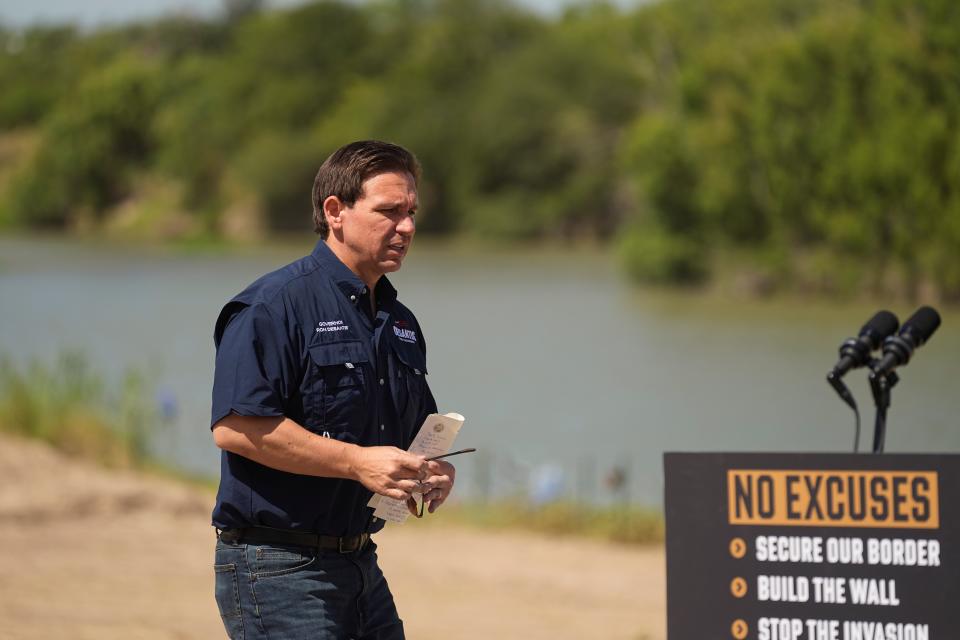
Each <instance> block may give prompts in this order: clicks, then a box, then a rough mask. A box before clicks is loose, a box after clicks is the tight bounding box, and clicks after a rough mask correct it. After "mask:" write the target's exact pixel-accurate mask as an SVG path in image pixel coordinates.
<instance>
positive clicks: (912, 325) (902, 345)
mask: <svg viewBox="0 0 960 640" xmlns="http://www.w3.org/2000/svg"><path fill="white" fill-rule="evenodd" d="M939 326H940V314H939V313H937V311H936V309H934V308H933V307H920V308H919V309H917V311H916V313H914V314H913V315H912V316H910V319H909V320H907V321H906V322H904V323H903V327H901V328H900V333H899V334H898V335H895V336H890V337H889V338H887V339H886V340H884V342H883V357H882V358H881V359H880V361H879V362H877V363H876V364H875V365H873V366H872V369H873V373H874V374H875V375H877V376H882V375H886V374H888V373H890V372H892V371H893V370H894V369H896V368H897V367H899V366H902V365H905V364H907V363H908V362H910V356H912V355H913V352H914V350H915V349H916V348H917V347H919V346H921V345H923V344H924V343H925V342H926V341H927V340H929V339H930V336H932V335H933V332H934V331H936V330H937V327H939Z"/></svg>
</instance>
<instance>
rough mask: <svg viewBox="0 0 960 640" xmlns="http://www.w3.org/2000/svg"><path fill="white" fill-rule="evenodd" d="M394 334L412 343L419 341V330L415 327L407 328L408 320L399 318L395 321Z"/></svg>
mask: <svg viewBox="0 0 960 640" xmlns="http://www.w3.org/2000/svg"><path fill="white" fill-rule="evenodd" d="M393 335H395V336H397V337H398V338H400V339H401V340H403V341H404V342H409V343H410V344H416V342H417V332H416V331H414V330H413V329H407V322H406V320H397V321H396V322H394V323H393Z"/></svg>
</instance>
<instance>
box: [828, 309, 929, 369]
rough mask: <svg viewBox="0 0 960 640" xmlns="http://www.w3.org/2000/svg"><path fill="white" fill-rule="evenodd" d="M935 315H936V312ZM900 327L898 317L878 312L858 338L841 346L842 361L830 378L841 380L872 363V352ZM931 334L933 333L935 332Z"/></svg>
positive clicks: (851, 339)
mask: <svg viewBox="0 0 960 640" xmlns="http://www.w3.org/2000/svg"><path fill="white" fill-rule="evenodd" d="M931 311H932V309H931ZM918 313H919V312H918ZM934 314H936V312H935V311H934ZM914 317H916V316H914ZM911 320H912V318H911ZM937 324H940V318H939V317H938V318H937ZM898 326H900V321H899V320H897V316H895V315H893V314H892V313H890V312H889V311H886V310H883V311H877V313H876V314H874V316H873V317H872V318H870V319H869V320H867V323H866V324H865V325H863V327H862V328H861V329H860V334H859V335H858V336H857V337H856V338H847V339H846V340H844V341H843V344H841V345H840V360H838V361H837V364H836V365H835V366H834V367H833V371H832V372H831V376H830V377H832V378H834V379H837V380H839V378H842V377H843V376H844V375H846V374H847V372H848V371H850V370H851V369H856V368H857V367H862V366H864V365H866V364H868V363H869V362H870V352H871V351H875V350H877V349H879V348H880V345H881V344H882V343H883V340H884V338H887V337H888V336H892V335H893V333H894V332H895V331H896V330H897V327H898ZM904 327H906V325H904ZM934 328H936V327H934ZM930 333H933V331H931V332H930ZM921 344H922V343H921ZM908 357H909V356H908Z"/></svg>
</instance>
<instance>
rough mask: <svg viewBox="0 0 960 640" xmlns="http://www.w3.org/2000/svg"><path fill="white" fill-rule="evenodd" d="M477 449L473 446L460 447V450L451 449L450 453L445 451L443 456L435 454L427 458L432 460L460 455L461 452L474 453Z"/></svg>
mask: <svg viewBox="0 0 960 640" xmlns="http://www.w3.org/2000/svg"><path fill="white" fill-rule="evenodd" d="M474 451H476V449H474V448H473V447H471V448H469V449H460V450H459V451H451V452H450V453H445V454H443V455H442V456H433V457H432V458H426V460H427V462H429V461H430V460H439V459H440V458H449V457H450V456H458V455H460V454H461V453H473V452H474Z"/></svg>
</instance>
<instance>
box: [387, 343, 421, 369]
mask: <svg viewBox="0 0 960 640" xmlns="http://www.w3.org/2000/svg"><path fill="white" fill-rule="evenodd" d="M393 352H394V353H396V354H397V359H399V360H400V362H402V363H403V364H405V365H407V367H408V368H410V369H413V371H414V373H416V374H417V375H421V374H426V373H427V358H426V356H424V355H423V352H422V351H420V348H419V347H417V346H416V345H409V346H408V345H405V344H396V343H394V345H393Z"/></svg>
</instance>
